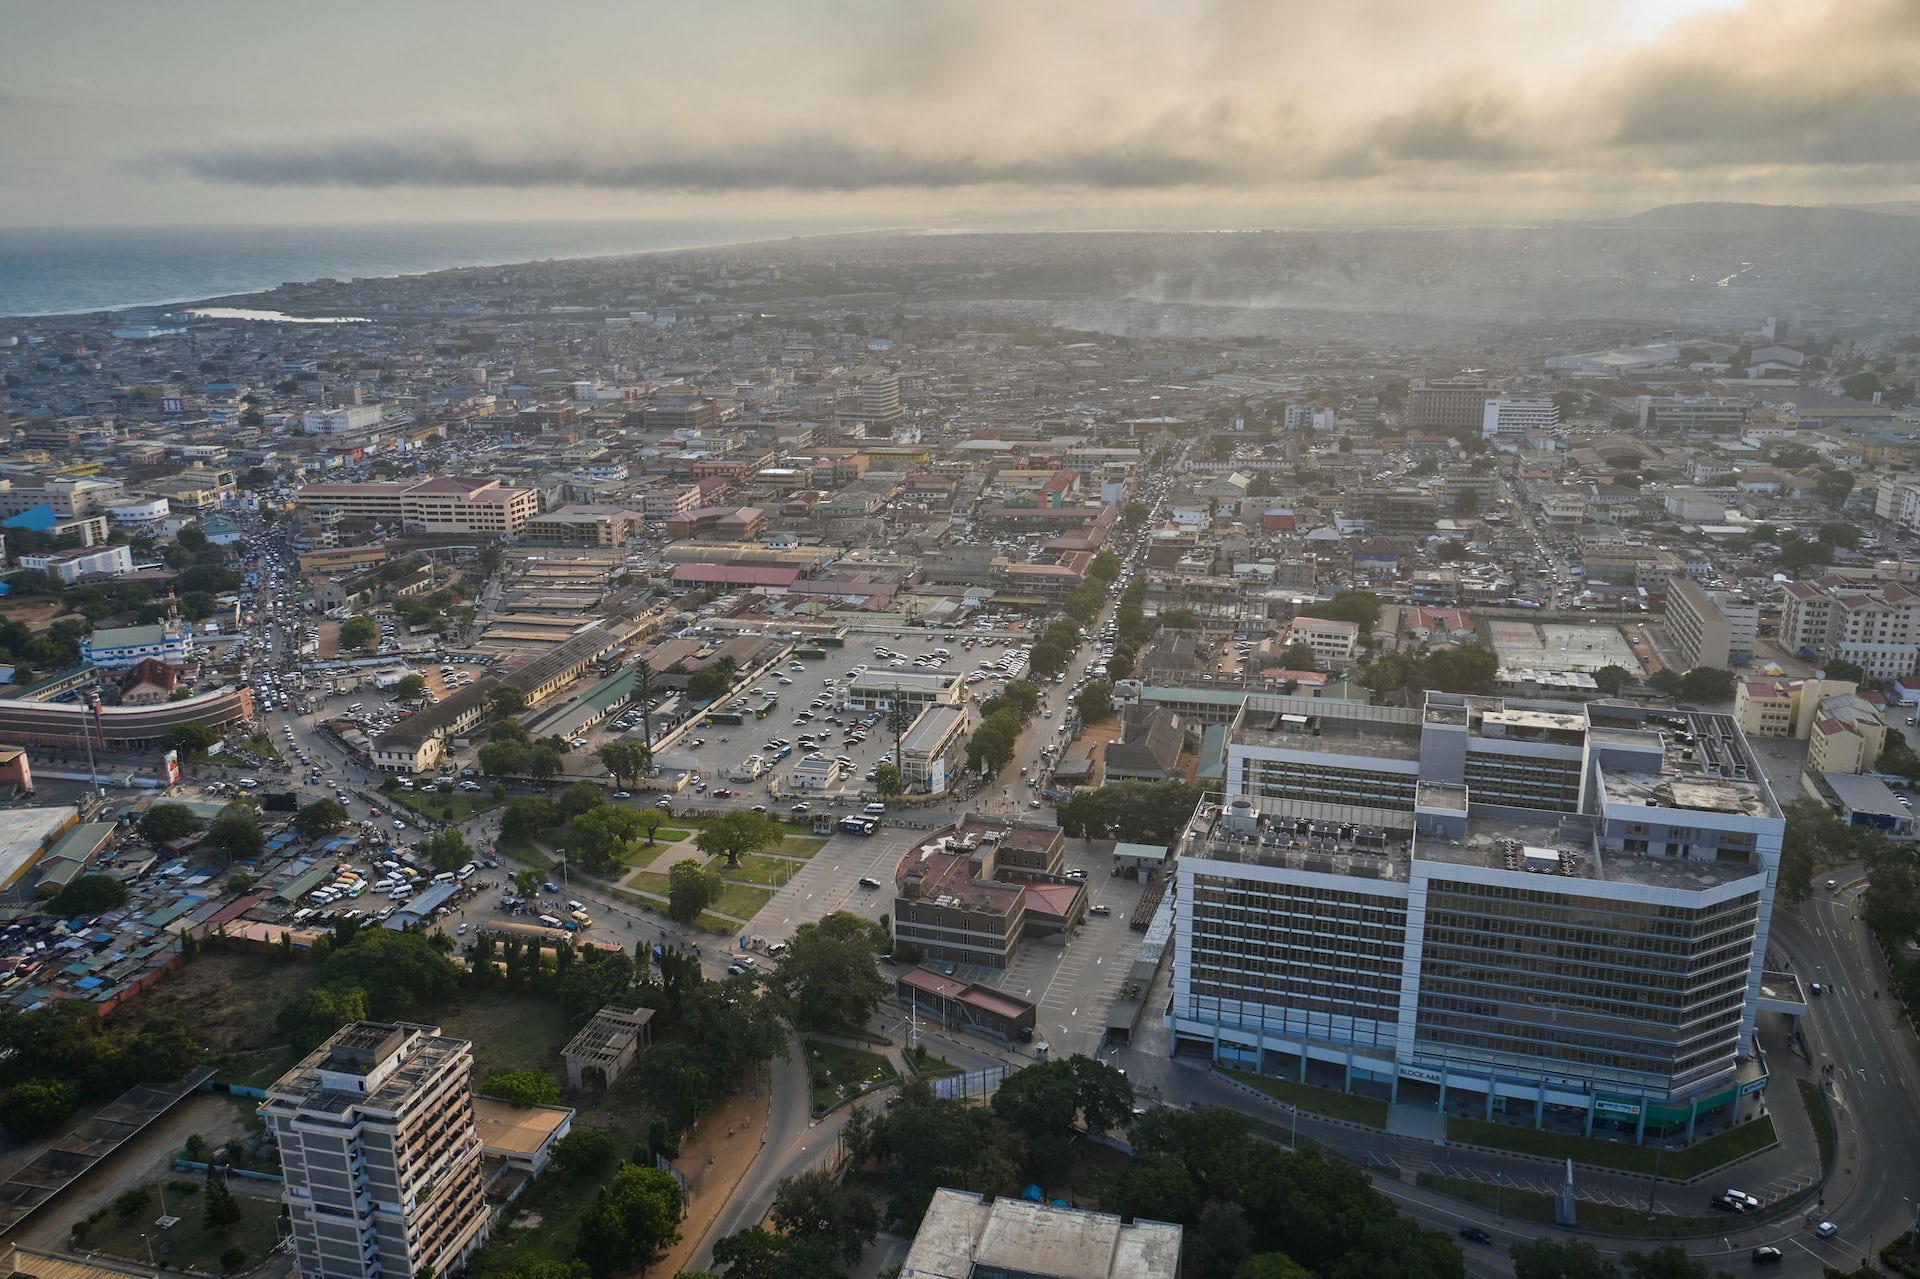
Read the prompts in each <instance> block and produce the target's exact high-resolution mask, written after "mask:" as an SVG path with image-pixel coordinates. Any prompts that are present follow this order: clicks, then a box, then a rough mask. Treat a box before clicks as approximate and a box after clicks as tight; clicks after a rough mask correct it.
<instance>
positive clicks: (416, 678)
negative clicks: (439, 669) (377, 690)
mask: <svg viewBox="0 0 1920 1279" xmlns="http://www.w3.org/2000/svg"><path fill="white" fill-rule="evenodd" d="M393 695H394V696H395V697H397V698H399V699H400V700H401V701H403V702H417V701H419V700H420V699H421V698H423V697H425V696H426V695H427V681H426V677H425V676H421V675H403V676H402V677H401V678H400V682H399V683H397V684H395V685H394V686H393Z"/></svg>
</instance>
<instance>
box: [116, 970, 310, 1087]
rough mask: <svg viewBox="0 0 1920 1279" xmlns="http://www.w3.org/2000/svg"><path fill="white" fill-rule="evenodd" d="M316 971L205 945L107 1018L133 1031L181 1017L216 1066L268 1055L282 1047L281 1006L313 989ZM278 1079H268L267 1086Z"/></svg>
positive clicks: (283, 1039)
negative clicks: (160, 1019)
mask: <svg viewBox="0 0 1920 1279" xmlns="http://www.w3.org/2000/svg"><path fill="white" fill-rule="evenodd" d="M314 974H315V966H314V965H313V964H310V963H307V962H305V961H304V960H298V959H295V960H288V959H282V958H280V957H279V956H277V955H250V954H247V953H246V952H244V951H239V950H224V949H222V948H221V947H220V944H219V943H218V942H210V943H209V944H208V946H207V948H206V949H205V950H204V951H202V952H201V953H200V955H199V957H198V958H196V959H195V960H194V961H193V962H192V963H190V964H188V965H186V966H185V967H184V968H181V969H179V970H178V971H176V972H174V973H173V974H171V975H170V976H168V977H167V978H166V979H165V980H163V981H160V982H156V983H155V984H154V985H153V987H152V988H151V989H149V990H148V991H147V993H146V994H144V995H142V996H140V998H138V999H135V1000H131V1001H129V1002H128V1003H127V1004H125V1005H123V1006H122V1007H120V1008H117V1009H115V1010H114V1011H113V1012H111V1013H109V1014H107V1023H108V1024H109V1025H110V1026H112V1027H114V1028H115V1029H116V1030H119V1029H122V1028H124V1029H126V1030H128V1031H129V1032H138V1031H139V1030H140V1029H141V1028H143V1027H145V1026H146V1025H147V1024H148V1023H149V1022H151V1021H152V1020H153V1019H154V1018H156V1017H180V1018H182V1019H184V1020H185V1021H186V1023H187V1024H188V1025H189V1026H192V1027H193V1034H194V1038H196V1039H198V1040H199V1041H200V1042H201V1043H202V1044H203V1045H205V1046H206V1049H207V1055H208V1056H209V1057H210V1058H212V1059H213V1060H215V1061H223V1060H227V1059H229V1058H233V1059H236V1067H238V1068H247V1067H249V1066H251V1065H252V1064H253V1063H251V1062H249V1063H244V1064H243V1063H240V1062H238V1060H237V1058H238V1057H239V1056H240V1055H241V1054H251V1053H255V1052H258V1051H262V1050H270V1049H273V1048H274V1047H276V1046H277V1045H282V1044H284V1043H285V1042H286V1037H285V1036H284V1035H283V1034H282V1033H281V1031H280V1027H279V1024H278V1023H277V1021H276V1020H275V1018H276V1017H277V1016H278V1015H279V1012H280V1005H281V1004H282V1003H284V1002H285V1001H286V1000H287V998H288V997H289V996H292V995H297V994H299V993H300V992H301V991H303V990H306V989H307V988H308V987H309V986H311V985H313V979H314ZM275 1078H278V1076H277V1075H270V1076H268V1080H267V1082H272V1080H273V1079H275Z"/></svg>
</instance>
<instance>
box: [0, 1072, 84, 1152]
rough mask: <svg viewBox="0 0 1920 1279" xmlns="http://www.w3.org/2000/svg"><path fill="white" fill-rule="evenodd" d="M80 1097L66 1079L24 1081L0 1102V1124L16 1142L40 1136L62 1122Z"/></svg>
mask: <svg viewBox="0 0 1920 1279" xmlns="http://www.w3.org/2000/svg"><path fill="white" fill-rule="evenodd" d="M79 1100H80V1093H79V1090H78V1089H76V1088H75V1087H74V1086H73V1085H72V1084H70V1083H67V1082H66V1081H65V1080H60V1079H28V1080H24V1081H22V1082H20V1083H17V1084H15V1085H14V1086H13V1090H12V1091H11V1092H9V1093H8V1094H7V1096H6V1099H5V1100H4V1101H0V1126H3V1127H5V1128H6V1130H7V1132H8V1134H9V1135H10V1136H12V1137H13V1138H14V1139H15V1140H16V1141H25V1140H28V1139H30V1138H33V1137H39V1136H43V1135H45V1134H46V1133H50V1132H52V1131H53V1130H54V1129H55V1128H58V1127H59V1126H60V1125H61V1124H63V1123H65V1122H66V1121H67V1119H68V1117H69V1116H71V1115H72V1114H73V1110H74V1107H75V1106H76V1105H77V1104H79Z"/></svg>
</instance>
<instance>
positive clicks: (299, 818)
mask: <svg viewBox="0 0 1920 1279" xmlns="http://www.w3.org/2000/svg"><path fill="white" fill-rule="evenodd" d="M348 820H349V818H348V815H347V806H346V805H345V804H342V803H341V802H340V801H339V800H337V799H332V798H326V797H323V798H320V799H316V800H314V801H313V802H312V803H311V804H302V805H301V806H300V809H299V811H298V812H296V813H295V814H294V815H293V827H294V829H295V830H297V831H299V832H300V833H301V835H303V836H305V837H306V838H308V839H317V838H319V837H320V836H322V835H325V834H326V833H327V832H329V831H336V830H339V829H340V828H341V827H342V826H345V825H346V824H347V822H348Z"/></svg>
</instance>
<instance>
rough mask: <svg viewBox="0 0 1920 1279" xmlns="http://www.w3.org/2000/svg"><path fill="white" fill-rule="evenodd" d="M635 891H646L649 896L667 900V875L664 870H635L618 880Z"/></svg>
mask: <svg viewBox="0 0 1920 1279" xmlns="http://www.w3.org/2000/svg"><path fill="white" fill-rule="evenodd" d="M620 882H621V883H623V884H625V885H626V886H627V887H628V888H631V889H633V890H634V891H636V892H642V893H646V894H647V895H648V896H650V897H658V898H659V899H660V900H661V901H663V902H664V901H665V900H667V875H666V872H665V871H658V870H636V871H634V872H633V873H632V874H631V875H628V876H627V877H626V878H625V879H623V880H621V881H620Z"/></svg>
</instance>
